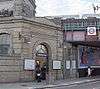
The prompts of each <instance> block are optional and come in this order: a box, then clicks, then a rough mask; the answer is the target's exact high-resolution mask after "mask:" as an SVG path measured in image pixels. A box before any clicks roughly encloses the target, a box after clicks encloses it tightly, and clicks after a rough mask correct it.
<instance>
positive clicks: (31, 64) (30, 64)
mask: <svg viewBox="0 0 100 89" xmlns="http://www.w3.org/2000/svg"><path fill="white" fill-rule="evenodd" d="M24 69H25V70H34V69H35V60H32V59H25V62H24Z"/></svg>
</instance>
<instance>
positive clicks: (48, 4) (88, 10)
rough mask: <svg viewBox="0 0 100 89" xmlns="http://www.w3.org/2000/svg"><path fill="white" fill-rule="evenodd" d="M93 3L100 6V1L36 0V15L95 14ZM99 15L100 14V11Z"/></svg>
mask: <svg viewBox="0 0 100 89" xmlns="http://www.w3.org/2000/svg"><path fill="white" fill-rule="evenodd" d="M93 3H94V5H99V6H100V0H36V5H37V8H36V12H37V13H36V15H37V16H55V15H75V14H79V15H80V14H93V7H92V4H93ZM97 13H100V9H99V11H97Z"/></svg>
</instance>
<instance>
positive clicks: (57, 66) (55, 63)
mask: <svg viewBox="0 0 100 89" xmlns="http://www.w3.org/2000/svg"><path fill="white" fill-rule="evenodd" d="M53 69H61V61H53Z"/></svg>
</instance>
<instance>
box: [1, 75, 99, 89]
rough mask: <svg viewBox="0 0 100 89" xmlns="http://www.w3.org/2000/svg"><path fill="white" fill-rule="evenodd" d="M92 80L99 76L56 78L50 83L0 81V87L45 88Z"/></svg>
mask: <svg viewBox="0 0 100 89" xmlns="http://www.w3.org/2000/svg"><path fill="white" fill-rule="evenodd" d="M94 81H100V76H99V77H85V78H76V79H66V80H59V81H57V80H56V81H54V82H53V83H51V84H49V83H48V82H45V81H42V82H40V83H37V82H25V83H1V84H0V89H45V88H54V87H62V86H70V85H74V84H80V83H88V82H94Z"/></svg>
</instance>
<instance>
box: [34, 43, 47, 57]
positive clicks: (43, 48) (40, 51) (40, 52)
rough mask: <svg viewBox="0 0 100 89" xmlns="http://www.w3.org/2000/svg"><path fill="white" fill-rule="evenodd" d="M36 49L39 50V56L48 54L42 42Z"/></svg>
mask: <svg viewBox="0 0 100 89" xmlns="http://www.w3.org/2000/svg"><path fill="white" fill-rule="evenodd" d="M36 51H37V53H36V55H37V56H47V49H46V47H45V46H44V45H41V44H40V45H38V46H37V47H36Z"/></svg>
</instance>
